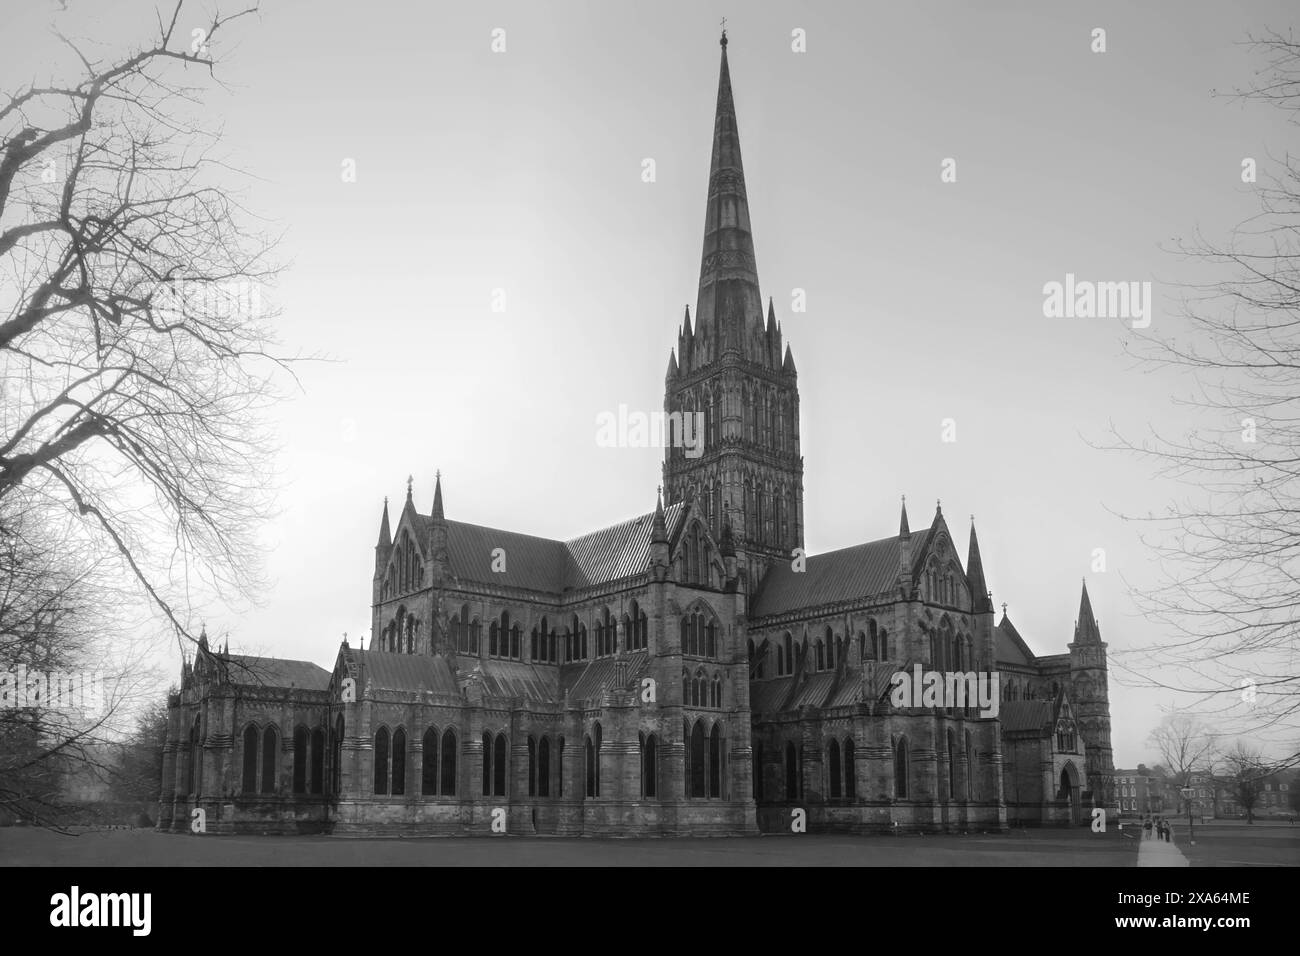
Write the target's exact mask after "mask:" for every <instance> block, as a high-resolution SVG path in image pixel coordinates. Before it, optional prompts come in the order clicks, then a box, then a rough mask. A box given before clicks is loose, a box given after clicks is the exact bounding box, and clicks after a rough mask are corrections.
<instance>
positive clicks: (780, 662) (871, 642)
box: [748, 620, 889, 678]
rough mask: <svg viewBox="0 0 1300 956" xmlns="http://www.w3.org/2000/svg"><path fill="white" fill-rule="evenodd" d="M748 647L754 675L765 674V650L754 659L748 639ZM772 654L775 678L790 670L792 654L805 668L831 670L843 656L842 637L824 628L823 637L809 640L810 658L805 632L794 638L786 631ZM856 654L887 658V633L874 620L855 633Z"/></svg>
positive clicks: (794, 659) (866, 659)
mask: <svg viewBox="0 0 1300 956" xmlns="http://www.w3.org/2000/svg"><path fill="white" fill-rule="evenodd" d="M760 646H761V645H760ZM748 648H749V660H750V663H751V665H753V667H752V670H753V675H754V677H756V678H763V677H765V676H767V675H766V671H767V652H766V651H764V652H763V653H761V654H759V655H758V660H757V661H755V660H754V657H755V653H756V652H755V647H754V642H753V641H752V640H750V641H749V642H748ZM775 654H776V676H777V677H785V676H788V675H791V674H793V673H794V670H795V661H796V655H797V659H798V660H800V661H803V662H805V663H804V666H805V668H806V669H808V670H815V671H827V670H834V669H835V667H836V665H837V664H838V663H839V661H841V660H842V659H843V657H844V638H842V637H838V636H836V635H835V633H834V631H833V630H832V629H831V628H830V627H827V628H826V631H825V633H824V634H823V636H822V637H820V638H818V639H817V640H816V641H814V642H813V643H812V645H811V654H812V656H811V658H810V657H809V643H808V637H807V636H806V635H805V636H804V638H803V640H802V641H795V639H794V637H793V636H792V635H791V634H790V632H789V631H786V632H785V633H784V634H782V635H781V638H780V640H779V641H778V642H777V645H776V648H775ZM858 656H859V659H860V660H864V661H884V660H888V659H889V632H888V631H886V630H885V629H884V628H882V627H878V626H877V624H876V622H875V621H874V620H869V621H868V622H867V630H866V631H859V632H858Z"/></svg>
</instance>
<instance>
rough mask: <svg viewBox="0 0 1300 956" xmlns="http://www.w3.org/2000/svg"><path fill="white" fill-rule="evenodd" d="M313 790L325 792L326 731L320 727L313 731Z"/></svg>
mask: <svg viewBox="0 0 1300 956" xmlns="http://www.w3.org/2000/svg"><path fill="white" fill-rule="evenodd" d="M311 792H312V793H316V794H319V793H324V792H325V731H324V730H323V729H322V728H320V727H317V728H316V729H315V730H313V731H312V732H311Z"/></svg>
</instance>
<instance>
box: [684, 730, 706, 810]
mask: <svg viewBox="0 0 1300 956" xmlns="http://www.w3.org/2000/svg"><path fill="white" fill-rule="evenodd" d="M705 753H706V751H705V735H704V721H703V720H702V719H701V720H697V721H696V722H695V726H694V727H693V728H692V729H691V734H690V749H689V757H690V766H689V768H688V770H689V774H688V776H687V781H686V782H687V787H688V790H687V794H686V795H687V796H688V797H692V798H701V797H703V796H704V795H705V785H706V782H707V780H708V764H707V763H705V760H706V759H707V758H706V756H705Z"/></svg>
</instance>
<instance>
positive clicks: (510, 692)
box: [474, 660, 555, 703]
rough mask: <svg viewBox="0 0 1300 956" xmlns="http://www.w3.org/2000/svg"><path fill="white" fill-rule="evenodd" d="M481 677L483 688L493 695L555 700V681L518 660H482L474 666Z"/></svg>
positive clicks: (544, 700) (531, 699)
mask: <svg viewBox="0 0 1300 956" xmlns="http://www.w3.org/2000/svg"><path fill="white" fill-rule="evenodd" d="M474 670H475V672H477V673H478V674H480V675H481V676H482V678H483V689H484V691H485V692H486V693H488V694H490V695H492V696H493V697H522V698H524V699H525V700H530V701H535V702H537V703H550V702H552V701H554V700H555V683H554V681H552V680H547V679H546V677H545V676H543V673H542V671H540V670H539V669H538V668H536V667H534V666H533V665H532V664H525V663H522V662H520V661H493V660H489V661H483V662H482V663H481V664H476V665H475V666H474Z"/></svg>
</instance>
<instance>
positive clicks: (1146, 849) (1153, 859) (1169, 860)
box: [1137, 832, 1191, 866]
mask: <svg viewBox="0 0 1300 956" xmlns="http://www.w3.org/2000/svg"><path fill="white" fill-rule="evenodd" d="M1173 837H1174V834H1173V833H1172V832H1171V833H1170V834H1169V840H1168V841H1165V840H1161V839H1159V838H1158V837H1156V835H1155V833H1154V832H1152V834H1151V836H1150V837H1146V836H1144V837H1143V838H1142V840H1141V841H1140V842H1139V843H1138V862H1137V865H1138V866H1190V865H1191V864H1190V863H1188V862H1187V857H1185V856H1183V851H1182V850H1180V849H1178V846H1177V844H1175V843H1174V842H1173Z"/></svg>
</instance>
